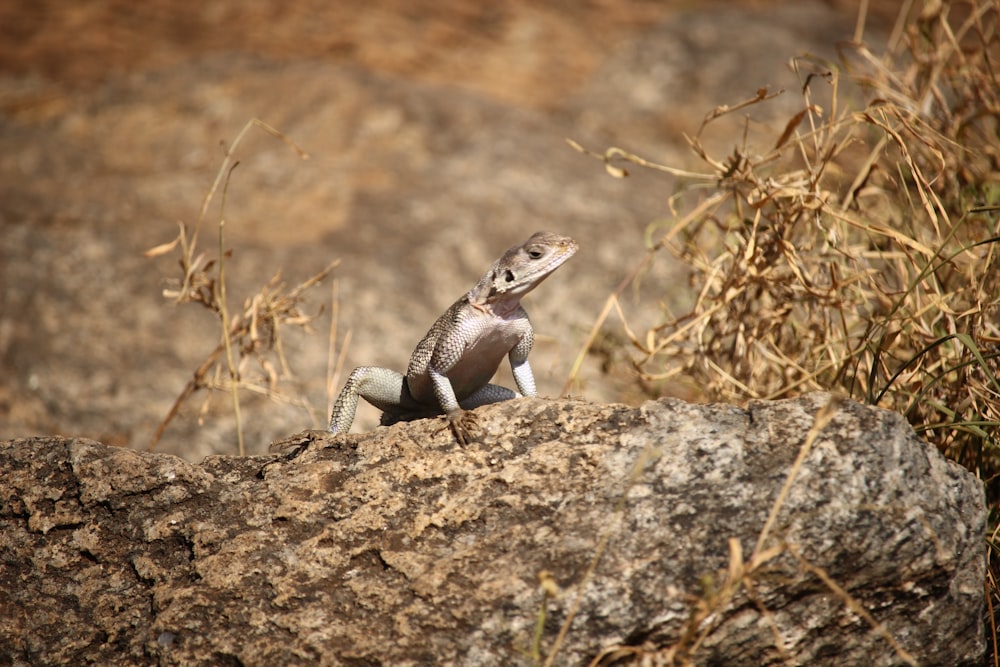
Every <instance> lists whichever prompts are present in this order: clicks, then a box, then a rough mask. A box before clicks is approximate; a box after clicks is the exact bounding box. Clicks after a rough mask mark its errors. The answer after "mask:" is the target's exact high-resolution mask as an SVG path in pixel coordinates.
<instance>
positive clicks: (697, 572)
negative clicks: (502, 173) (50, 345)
mask: <svg viewBox="0 0 1000 667" xmlns="http://www.w3.org/2000/svg"><path fill="white" fill-rule="evenodd" d="M828 401H829V397H828V396H826V395H822V394H817V395H811V396H807V397H803V398H800V399H792V400H786V401H777V402H754V403H751V404H750V406H749V407H748V408H747V409H745V410H744V409H738V408H735V407H731V406H724V405H690V404H687V403H683V402H681V401H677V400H667V399H664V400H660V401H655V402H649V403H646V404H645V405H643V406H642V407H640V408H628V407H625V406H622V405H604V404H594V403H588V402H583V401H572V400H561V401H551V400H541V399H523V400H517V401H511V402H509V403H506V404H501V405H495V406H489V407H487V408H484V409H480V410H477V411H476V415H477V416H478V418H479V426H480V436H481V437H480V442H476V443H473V444H470V445H469V446H467V447H464V448H462V447H459V446H458V445H456V444H455V443H454V442H453V441H452V439H451V437H450V436H449V434H448V432H446V431H442V430H441V426H442V424H441V422H440V421H438V420H424V421H419V422H413V423H405V424H398V425H396V426H393V427H389V428H379V429H376V430H375V431H374V432H372V433H370V434H365V435H349V436H339V437H332V436H330V435H328V434H324V433H321V432H304V433H301V434H298V435H296V436H292V437H289V438H287V439H286V440H285V441H284V442H283V443H282V444H283V445H284V449H283V451H282V452H280V453H277V454H273V455H265V456H253V457H247V458H237V457H228V456H225V457H223V456H216V457H209V458H208V459H206V460H205V461H204V462H202V463H200V464H194V463H189V462H186V461H184V460H182V459H180V458H177V457H174V456H171V455H166V454H143V453H138V452H135V451H131V450H128V449H123V448H115V447H109V446H105V445H102V444H100V443H97V442H94V441H90V440H83V439H70V438H48V437H47V438H28V439H20V440H11V441H7V442H5V443H0V627H2V628H3V631H2V633H0V664H15V665H27V664H31V665H45V664H104V665H154V664H161V665H179V664H185V665H192V664H199V665H200V664H204V665H209V664H211V665H219V664H243V665H294V664H323V665H379V664H384V665H390V664H391V665H422V664H436V665H529V664H532V661H533V658H532V653H533V651H537V652H538V653H540V655H541V656H542V657H543V658H544V657H545V656H547V655H548V654H549V653H550V652H551V651H552V650H553V647H554V646H555V643H556V641H557V640H556V638H557V635H558V634H559V631H560V627H561V626H562V624H563V623H564V622H565V621H566V620H567V618H568V616H569V615H570V614H571V613H572V611H573V610H574V609H575V614H574V615H573V618H572V623H571V625H570V627H569V630H568V632H567V633H566V634H565V639H564V641H562V643H561V644H560V645H559V647H558V653H557V654H556V658H555V661H554V664H558V665H586V664H590V662H591V661H592V660H593V659H594V658H596V657H597V656H599V655H602V654H603V655H604V658H603V660H604V662H602V663H600V664H629V663H628V662H627V661H629V660H636V661H638V660H640V659H641V658H642V657H643V655H645V656H646V657H649V656H650V655H651V654H654V653H656V652H658V651H659V652H660V656H659V657H660V659H662V660H664V661H665V660H666V659H667V657H669V655H671V654H670V653H669V651H670V650H671V647H673V649H672V650H673V651H674V652H673V654H672V655H673V656H674V657H676V658H677V659H678V660H679V659H681V658H686V657H687V658H690V659H691V660H692V661H693V663H694V664H699V665H711V664H714V665H719V664H725V665H769V664H802V665H844V664H870V665H891V664H902V663H903V662H904V659H905V658H906V657H907V656H909V657H911V658H912V659H913V660H915V661H916V662H917V663H919V664H951V665H961V664H975V663H976V661H977V660H978V659H979V658H980V656H981V655H982V651H983V649H984V638H983V633H982V624H981V622H980V615H981V610H982V605H983V586H982V581H983V576H984V570H983V568H984V559H983V556H982V551H983V543H982V535H983V529H984V521H985V516H986V514H985V508H984V501H983V497H982V493H981V490H980V486H979V484H978V482H977V481H976V479H975V478H974V477H973V476H972V475H971V474H969V473H968V472H966V471H965V470H964V469H962V468H960V467H959V466H957V465H955V464H952V463H951V462H948V461H946V460H945V459H944V458H943V457H941V456H940V455H939V454H938V452H937V451H936V450H934V449H933V448H931V447H930V446H928V445H927V444H926V443H924V442H923V441H922V440H921V439H919V438H918V437H917V436H916V435H914V433H913V432H912V430H911V429H910V427H909V426H908V425H907V424H906V423H905V421H904V420H903V419H902V418H901V417H899V416H897V415H895V414H893V413H890V412H887V411H884V410H880V409H877V408H871V407H866V406H862V405H859V404H856V403H852V402H843V403H840V404H838V405H837V407H836V408H835V413H834V414H833V417H832V419H831V420H830V422H829V424H827V425H826V426H825V427H824V428H822V429H821V430H820V431H819V433H818V435H817V437H816V438H815V439H814V440H812V441H811V443H810V445H809V447H808V450H807V451H806V452H805V456H804V458H803V461H802V464H801V466H800V467H798V468H797V469H796V470H797V474H796V476H795V479H794V481H793V483H792V484H791V485H790V487H789V491H788V494H787V497H785V498H784V501H783V502H782V503H781V504H780V508H779V509H778V511H777V512H776V514H774V520H773V522H772V523H771V524H770V528H769V530H768V536H767V539H766V540H764V543H763V544H762V545H761V551H759V552H758V554H759V555H760V554H764V555H763V556H762V557H761V559H760V560H759V562H758V563H756V566H755V567H749V565H748V566H747V567H744V568H743V569H742V570H740V568H739V567H738V566H739V564H740V560H739V559H736V558H735V555H737V554H741V558H742V562H743V563H744V564H749V563H751V561H752V555H753V553H754V549H755V546H756V545H757V542H758V538H759V536H760V535H761V530H762V528H763V526H764V524H765V521H766V520H767V518H768V516H769V514H770V513H771V510H772V507H774V506H775V502H776V500H777V499H778V498H779V493H780V492H781V489H782V486H783V485H784V484H785V481H786V479H787V478H788V476H789V472H790V470H792V469H793V464H794V462H795V460H796V457H797V456H798V455H799V454H800V451H802V449H803V447H802V446H803V443H804V442H805V441H806V436H807V433H808V432H809V431H810V429H811V428H812V427H813V424H814V420H815V418H816V415H817V414H818V413H821V411H822V410H823V408H824V406H825V405H826V404H827V402H828ZM591 568H592V570H591ZM727 568H728V569H729V571H730V572H731V573H732V572H735V573H736V574H735V575H734V576H735V577H736V579H737V580H738V582H737V584H736V585H735V586H733V587H731V593H732V594H731V595H724V594H722V593H720V592H721V591H724V590H726V583H727V579H726V578H727ZM588 572H589V574H588ZM542 573H548V574H547V575H543V578H545V577H550V578H551V579H550V580H549V582H550V583H554V584H556V585H557V587H558V590H555V588H553V587H552V586H550V587H549V589H550V591H551V592H550V594H548V595H547V594H545V593H543V587H542V585H541V584H540V574H542ZM848 595H849V596H850V600H851V601H852V602H851V604H855V605H859V606H858V607H855V608H853V609H851V608H849V607H848V602H847V601H846V600H847V596H848ZM713 600H714V602H713ZM706 604H708V605H710V606H711V605H712V604H714V605H715V606H714V607H712V611H713V613H711V614H710V615H707V616H705V617H704V618H703V619H702V621H701V622H700V624H698V625H697V626H696V627H693V626H691V625H690V624H688V621H689V619H690V618H692V614H695V617H697V613H696V612H697V610H698V609H699V605H702V606H703V607H704V605H706ZM543 609H544V621H543V623H542V625H541V639H540V641H539V642H538V643H537V645H536V644H535V639H534V637H535V633H536V626H537V625H538V623H539V618H540V611H541V610H543ZM859 610H860V611H859ZM873 623H874V624H876V625H877V627H873ZM686 624H687V625H686ZM538 653H536V655H537V654H538ZM615 660H618V661H619V662H614V661H615Z"/></svg>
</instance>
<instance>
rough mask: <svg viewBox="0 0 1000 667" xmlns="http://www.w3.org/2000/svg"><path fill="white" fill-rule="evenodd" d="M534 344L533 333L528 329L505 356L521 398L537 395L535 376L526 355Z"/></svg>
mask: <svg viewBox="0 0 1000 667" xmlns="http://www.w3.org/2000/svg"><path fill="white" fill-rule="evenodd" d="M534 344H535V333H534V331H532V330H531V329H530V328H529V329H528V331H527V332H525V334H524V335H523V336H522V337H521V340H519V341H518V343H517V345H515V346H514V347H513V348H511V351H510V352H509V353H508V354H507V359H508V360H509V361H510V370H511V372H512V373H513V374H514V382H516V383H517V390H518V391H519V392H521V396H537V395H538V390H537V389H536V387H535V375H534V373H532V372H531V365H530V364H529V363H528V353H529V352H531V348H532V346H533V345H534Z"/></svg>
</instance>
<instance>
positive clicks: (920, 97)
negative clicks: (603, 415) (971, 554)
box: [571, 0, 1000, 664]
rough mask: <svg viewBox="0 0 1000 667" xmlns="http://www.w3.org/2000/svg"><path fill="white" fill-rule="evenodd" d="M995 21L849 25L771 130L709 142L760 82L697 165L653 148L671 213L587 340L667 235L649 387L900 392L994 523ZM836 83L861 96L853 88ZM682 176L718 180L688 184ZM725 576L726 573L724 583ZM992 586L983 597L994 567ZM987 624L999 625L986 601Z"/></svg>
mask: <svg viewBox="0 0 1000 667" xmlns="http://www.w3.org/2000/svg"><path fill="white" fill-rule="evenodd" d="M908 7H909V5H908ZM863 24H864V21H863V18H862V19H859V22H858V26H859V28H858V33H857V34H858V40H857V41H858V42H860V35H861V32H862V26H863ZM998 31H1000V0H968V1H966V2H952V3H941V2H928V3H926V4H925V5H923V6H922V7H920V8H919V11H918V12H917V13H916V15H915V16H913V17H909V18H907V20H901V21H900V22H899V23H898V25H897V28H896V30H895V31H894V34H893V37H892V38H891V40H890V48H889V49H888V51H887V52H886V53H884V54H882V55H878V56H876V55H874V54H873V53H872V52H871V51H870V50H869V49H868V48H867V47H865V46H864V45H863V44H861V43H855V44H853V45H850V46H851V48H850V52H851V54H853V57H852V58H851V59H848V58H845V59H844V61H843V63H842V64H841V66H840V67H837V66H834V65H833V64H830V65H828V66H823V67H821V66H820V65H822V63H817V62H815V61H809V60H804V59H798V60H795V61H793V64H794V65H795V67H796V71H797V72H798V73H799V76H800V80H801V81H802V89H801V95H802V101H801V105H800V110H799V111H798V112H796V113H794V114H793V115H792V116H791V117H790V118H789V119H788V121H787V123H785V124H784V127H783V129H782V131H781V132H780V133H778V134H777V135H776V136H765V137H761V136H757V135H756V134H752V133H751V132H750V131H749V129H750V126H749V124H748V126H747V128H748V129H747V132H746V133H745V134H744V137H743V140H742V141H741V142H740V143H739V145H738V146H737V147H736V148H735V149H734V150H733V152H732V153H731V154H730V155H728V156H715V155H712V154H711V153H710V152H709V150H708V149H707V148H706V147H705V142H704V141H703V136H704V132H705V131H706V130H708V129H710V128H711V127H712V123H713V122H714V121H715V120H716V119H717V118H719V117H721V116H722V115H725V114H727V113H731V112H732V111H733V110H734V109H751V108H753V107H755V106H757V105H760V104H766V103H767V101H768V99H770V97H771V94H770V93H769V92H767V91H764V90H762V91H758V93H757V94H756V95H755V96H754V97H752V98H750V99H748V100H745V101H744V102H740V103H738V104H734V105H732V106H729V107H720V108H719V109H716V110H714V111H713V112H711V113H709V114H708V115H707V116H706V119H705V122H704V123H703V124H702V126H701V128H699V131H698V133H696V134H695V135H694V136H693V137H690V138H689V144H690V147H691V149H692V151H693V152H694V154H695V155H696V156H697V157H698V158H699V159H700V160H701V161H702V162H703V164H704V165H705V171H704V172H703V173H700V174H694V175H692V173H691V172H690V171H681V170H679V169H674V168H672V167H667V166H664V165H652V166H653V168H655V169H658V170H660V171H664V172H667V173H670V174H672V175H674V176H677V177H678V179H680V180H679V182H680V183H681V186H680V188H679V192H678V193H677V194H675V195H674V196H673V197H672V198H671V200H670V201H671V203H672V205H673V206H674V207H675V211H676V215H675V218H674V220H673V221H672V223H670V224H669V225H668V228H667V230H666V231H665V232H664V231H663V230H662V227H663V226H664V225H663V223H657V224H656V225H651V226H650V229H649V230H648V232H647V237H648V240H649V241H648V244H647V247H648V251H647V254H646V255H645V256H644V257H643V258H641V260H640V262H639V263H638V265H637V267H636V270H635V271H633V272H632V273H631V274H630V275H629V277H628V278H627V279H626V281H624V282H623V283H622V285H620V286H619V287H618V289H617V290H616V291H615V293H614V294H612V295H611V296H610V297H609V299H608V303H607V304H606V307H605V309H604V311H603V312H602V314H601V316H600V317H599V319H598V321H597V322H596V323H595V325H594V330H593V332H592V336H591V337H590V338H589V339H588V342H587V346H589V345H590V344H591V342H592V341H593V340H594V339H595V337H596V334H597V332H598V330H599V329H600V327H601V326H602V325H603V324H604V320H605V319H606V318H607V317H608V316H609V315H610V313H611V312H612V311H613V310H616V305H617V298H618V295H619V294H621V292H622V291H623V290H624V289H625V288H626V287H627V286H628V284H629V283H630V282H631V281H632V280H633V279H634V278H635V277H636V276H638V275H639V274H640V273H641V272H642V271H643V270H644V268H645V267H646V266H647V265H648V264H649V263H650V262H652V261H655V258H656V257H658V256H659V255H660V254H662V251H664V250H666V251H668V252H670V253H671V254H673V255H674V256H675V257H677V258H679V259H680V260H681V261H682V262H684V263H685V264H686V265H687V267H688V268H689V271H690V276H691V285H692V286H694V288H695V291H694V299H693V300H694V305H693V307H691V308H690V310H689V311H688V312H686V313H685V314H683V315H681V316H679V317H673V316H669V315H668V316H667V317H666V318H665V321H664V322H663V323H662V324H660V325H659V326H656V327H654V328H653V329H651V330H649V331H647V332H646V333H645V335H644V336H637V335H635V334H634V333H633V332H632V331H631V330H630V329H629V328H628V326H627V325H626V326H625V328H624V332H625V334H626V336H627V337H628V339H629V341H630V342H631V344H632V346H633V347H634V348H635V349H636V350H637V351H638V356H637V357H636V358H635V360H634V364H635V368H636V369H637V370H638V373H639V377H640V379H641V381H642V382H643V384H644V386H645V387H646V388H647V390H649V391H650V392H651V393H654V394H658V393H660V392H662V391H665V390H667V389H669V385H668V383H671V382H676V381H677V380H678V379H679V378H686V379H687V380H688V381H689V382H690V386H692V387H699V388H701V390H702V392H703V394H702V398H703V399H705V400H720V401H728V402H742V401H745V400H747V399H750V398H761V399H773V398H781V397H788V396H793V395H796V394H800V393H803V392H807V391H815V390H819V391H830V392H834V393H835V394H838V395H846V396H850V397H854V398H856V399H860V400H863V401H865V402H868V403H870V404H876V405H880V406H883V407H886V408H889V409H893V410H896V411H898V412H900V413H902V414H904V415H905V416H906V417H907V418H908V419H909V421H910V423H911V424H913V426H914V428H915V429H917V430H918V431H919V432H921V433H922V434H923V435H924V436H925V437H926V438H928V440H930V441H931V442H932V443H934V444H935V445H936V446H937V447H938V448H939V449H940V450H941V451H942V452H944V453H945V454H946V455H947V456H949V457H951V458H953V459H954V460H956V461H958V462H959V463H961V464H963V465H965V466H966V467H968V468H969V469H970V470H972V471H973V472H975V473H976V474H977V475H978V476H979V477H980V478H981V479H982V480H983V483H984V486H985V487H986V490H987V495H988V499H989V501H990V505H991V507H992V508H993V514H992V515H991V525H996V524H997V522H998V519H1000V517H998V512H997V507H998V502H1000V443H998V430H997V426H998V424H1000V382H998V379H997V376H998V374H1000V373H998V369H1000V362H998V359H1000V345H998V344H1000V259H998V255H1000V252H998V241H1000V224H998V221H997V213H998V211H1000V120H998V119H1000V34H998ZM818 86H824V87H828V88H829V90H830V99H831V100H832V103H831V104H830V108H829V109H823V108H821V106H820V105H819V104H817V103H816V102H815V101H814V99H813V98H814V91H816V90H817V89H818V88H817V87H818ZM848 87H850V88H852V90H854V89H858V90H860V91H862V92H863V93H864V98H865V99H866V100H867V101H866V102H865V103H863V104H861V105H860V106H858V105H854V106H853V107H851V106H848V105H847V102H845V100H847V99H848V96H847V95H845V93H844V92H843V91H842V90H841V89H842V88H848ZM855 95H856V93H855ZM576 147H577V148H578V149H579V150H581V151H583V152H586V153H588V154H590V155H595V156H596V157H598V158H600V159H602V160H604V162H605V164H606V167H607V169H608V172H609V173H610V174H612V175H613V176H618V177H622V176H625V175H627V172H626V171H625V170H624V169H622V168H621V165H622V163H623V162H627V163H631V164H637V165H640V166H644V167H645V166H650V163H649V161H647V160H645V159H644V158H641V157H639V156H635V155H631V154H629V153H627V152H625V151H622V150H620V149H617V148H612V149H609V150H607V151H605V152H604V153H601V154H595V153H590V152H589V151H586V149H583V148H582V147H579V146H576ZM694 180H697V181H700V182H705V181H710V182H714V183H715V187H714V188H713V189H708V190H706V189H705V188H704V186H699V187H698V188H693V187H689V182H690V181H694ZM706 192H707V193H708V194H704V193H706ZM692 213H695V215H692ZM665 300H666V299H665ZM617 312H618V313H619V315H620V316H621V311H620V309H617ZM623 320H624V318H623ZM585 351H586V350H584V351H582V352H581V355H582V354H583V353H585ZM571 381H572V378H571ZM991 545H993V546H992V549H993V550H998V549H1000V545H998V544H996V542H995V541H991ZM734 562H735V563H736V565H737V566H739V565H740V561H739V560H738V559H736V560H735V561H734ZM991 567H993V569H992V570H991V576H990V582H996V581H997V580H1000V577H998V576H997V572H998V571H997V569H996V567H995V564H994V563H993V561H992V560H991ZM817 576H819V575H818V574H817ZM724 581H725V582H726V583H725V584H724V585H722V586H721V588H719V591H721V592H725V591H727V590H729V589H728V588H727V586H730V585H731V584H732V582H731V581H730V580H729V579H725V580H724ZM991 595H992V596H993V600H992V601H991V609H994V608H997V605H996V604H993V603H994V602H996V601H997V600H998V599H1000V597H998V589H997V587H996V585H995V583H994V585H992V586H991ZM705 600H708V602H706V603H705V604H706V606H705V609H706V610H707V609H711V608H714V604H713V603H711V599H710V598H705ZM703 602H705V601H704V600H703ZM704 613H705V614H708V612H707V611H706V612H704ZM705 618H707V616H705ZM991 624H992V626H993V632H992V636H993V637H996V635H997V633H996V627H997V623H996V619H995V618H994V617H993V616H992V612H991ZM689 644H690V645H691V646H696V644H697V642H693V643H691V642H689ZM686 645H687V644H686ZM994 653H997V650H996V642H995V641H994ZM647 657H648V656H647ZM684 659H686V658H684V657H683V655H682V652H678V653H677V654H676V655H675V656H674V657H672V658H671V660H672V661H673V662H670V661H668V663H664V664H675V663H676V664H684Z"/></svg>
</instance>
